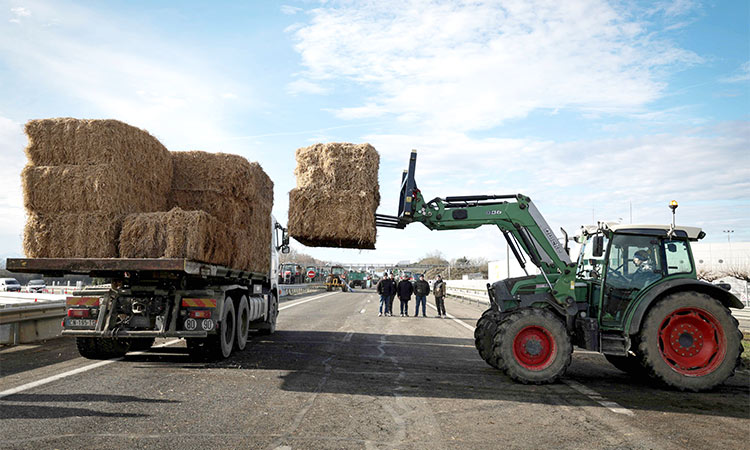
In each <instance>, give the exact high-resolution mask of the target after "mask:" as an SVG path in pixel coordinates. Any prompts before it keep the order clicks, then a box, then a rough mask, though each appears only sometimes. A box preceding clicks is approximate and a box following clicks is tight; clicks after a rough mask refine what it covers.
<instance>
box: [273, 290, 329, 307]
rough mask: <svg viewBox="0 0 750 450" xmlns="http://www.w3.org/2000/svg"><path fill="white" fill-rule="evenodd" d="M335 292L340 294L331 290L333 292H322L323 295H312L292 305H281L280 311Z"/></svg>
mask: <svg viewBox="0 0 750 450" xmlns="http://www.w3.org/2000/svg"><path fill="white" fill-rule="evenodd" d="M333 294H338V292H331V293H329V294H321V295H316V296H315V297H312V298H308V299H306V300H302V301H299V302H297V303H292V304H291V305H284V306H280V307H279V311H283V310H285V309H287V308H291V307H292V306H297V305H301V304H303V303H307V302H311V301H313V300H317V299H319V298H323V297H328V296H329V295H333Z"/></svg>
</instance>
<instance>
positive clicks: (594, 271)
mask: <svg viewBox="0 0 750 450" xmlns="http://www.w3.org/2000/svg"><path fill="white" fill-rule="evenodd" d="M593 240H594V236H589V237H588V239H587V240H586V242H585V243H584V244H583V248H582V249H581V253H580V254H579V256H578V277H579V278H582V279H589V280H590V279H597V278H601V274H600V272H601V266H602V264H603V263H604V257H603V256H600V257H598V258H594V256H593V252H594V242H593ZM607 242H608V239H607V236H606V235H605V236H604V248H607Z"/></svg>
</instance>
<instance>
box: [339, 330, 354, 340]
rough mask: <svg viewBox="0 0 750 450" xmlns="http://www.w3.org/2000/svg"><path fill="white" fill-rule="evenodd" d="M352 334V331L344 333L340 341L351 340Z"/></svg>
mask: <svg viewBox="0 0 750 450" xmlns="http://www.w3.org/2000/svg"><path fill="white" fill-rule="evenodd" d="M353 335H354V332H353V331H350V332H348V333H346V334H345V335H344V338H343V339H341V342H349V341H351V340H352V336H353Z"/></svg>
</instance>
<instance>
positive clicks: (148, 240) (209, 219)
mask: <svg viewBox="0 0 750 450" xmlns="http://www.w3.org/2000/svg"><path fill="white" fill-rule="evenodd" d="M231 237H232V236H231V234H230V232H229V230H228V228H227V227H226V226H225V225H224V224H222V223H221V222H219V221H218V220H217V219H216V218H214V217H213V216H211V215H210V214H208V213H206V212H205V211H184V210H182V209H180V208H173V209H172V210H170V211H167V212H155V213H141V214H130V215H128V216H127V217H126V218H125V221H124V223H123V225H122V232H121V233H120V256H121V257H123V258H185V259H190V260H194V261H200V262H205V263H211V264H220V265H229V264H230V262H231V248H232V245H233V243H232V240H231Z"/></svg>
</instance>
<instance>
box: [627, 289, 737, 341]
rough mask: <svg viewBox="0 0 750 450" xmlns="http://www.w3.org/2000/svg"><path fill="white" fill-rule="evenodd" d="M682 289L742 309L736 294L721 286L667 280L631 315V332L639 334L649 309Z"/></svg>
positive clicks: (728, 306) (647, 294) (643, 300)
mask: <svg viewBox="0 0 750 450" xmlns="http://www.w3.org/2000/svg"><path fill="white" fill-rule="evenodd" d="M680 291H696V292H701V293H703V294H706V295H708V296H710V297H713V298H715V299H717V300H719V301H720V302H721V303H722V304H723V305H724V306H726V307H727V308H737V309H742V308H744V307H745V305H743V304H742V302H741V301H740V299H738V298H737V297H736V296H735V295H734V294H732V293H730V292H729V291H726V290H724V289H722V288H720V287H719V286H717V285H715V284H711V283H707V282H705V281H701V280H694V279H691V278H678V279H675V280H670V281H665V282H664V283H661V284H658V285H656V286H654V287H653V288H652V289H651V290H649V291H648V292H647V293H646V294H645V295H644V296H643V297H642V298H641V301H640V303H639V304H638V306H637V307H636V308H635V311H633V313H632V315H631V320H630V328H629V334H637V333H638V331H639V330H640V329H641V322H642V321H643V317H644V316H645V315H646V312H647V311H648V309H649V308H650V307H651V305H653V304H654V303H655V302H656V301H657V300H659V299H660V298H662V297H664V296H666V295H669V294H673V293H675V292H680Z"/></svg>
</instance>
